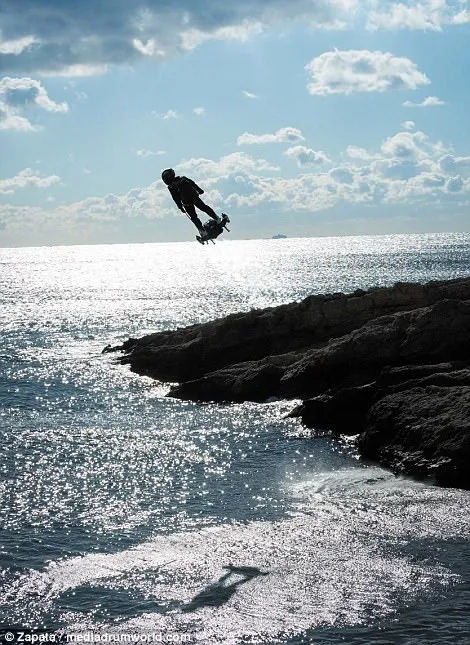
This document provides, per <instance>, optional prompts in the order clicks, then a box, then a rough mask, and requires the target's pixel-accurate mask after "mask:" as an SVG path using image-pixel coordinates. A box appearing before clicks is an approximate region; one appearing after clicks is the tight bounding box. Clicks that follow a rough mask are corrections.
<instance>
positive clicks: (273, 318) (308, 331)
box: [114, 279, 470, 382]
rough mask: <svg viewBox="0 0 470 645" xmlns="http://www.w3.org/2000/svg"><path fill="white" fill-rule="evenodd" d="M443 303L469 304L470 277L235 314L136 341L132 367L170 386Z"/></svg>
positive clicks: (129, 351) (128, 350)
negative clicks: (390, 317) (456, 301)
mask: <svg viewBox="0 0 470 645" xmlns="http://www.w3.org/2000/svg"><path fill="white" fill-rule="evenodd" d="M443 298H447V299H448V298H452V299H469V298H470V279H460V280H452V281H448V282H429V283H427V284H425V285H421V284H413V283H397V284H396V285H395V286H393V287H389V288H378V289H370V290H369V291H362V290H358V291H356V292H355V293H354V294H349V295H345V294H342V293H340V294H330V295H313V296H309V297H308V298H305V299H304V300H302V301H301V302H298V303H296V302H294V303H291V304H287V305H281V306H279V307H270V308H267V309H257V310H253V311H250V312H247V313H240V314H232V315H230V316H226V317H225V318H220V319H218V320H214V321H211V322H208V323H202V324H198V325H192V326H190V327H186V328H183V329H176V330H174V331H164V332H159V333H155V334H150V335H148V336H144V337H143V338H140V339H138V340H135V339H130V340H129V341H127V342H126V343H124V344H123V345H121V346H120V347H117V348H114V349H115V351H116V350H121V351H123V352H125V354H124V356H122V357H121V358H120V360H121V362H122V363H124V364H129V365H130V367H131V369H132V370H133V371H135V372H138V373H140V374H145V375H148V376H153V377H154V378H157V379H159V380H162V381H170V382H182V381H188V380H194V379H196V378H198V377H201V376H203V375H206V374H207V373H209V372H213V371H214V370H218V369H222V368H226V367H229V366H231V365H233V364H235V363H241V362H245V361H258V360H261V359H263V358H265V357H270V356H273V355H277V354H286V353H290V352H294V351H305V350H311V349H312V348H315V347H317V346H321V345H323V344H325V343H326V342H327V341H328V340H330V339H332V338H338V337H341V336H343V335H345V334H348V333H350V332H351V331H353V330H354V329H358V328H359V327H361V326H362V325H364V324H365V323H367V322H368V321H371V320H373V319H375V318H377V317H380V316H384V315H386V314H393V313H395V312H398V311H406V310H410V309H415V308H417V307H425V306H428V305H431V304H433V303H436V302H438V301H440V300H442V299H443Z"/></svg>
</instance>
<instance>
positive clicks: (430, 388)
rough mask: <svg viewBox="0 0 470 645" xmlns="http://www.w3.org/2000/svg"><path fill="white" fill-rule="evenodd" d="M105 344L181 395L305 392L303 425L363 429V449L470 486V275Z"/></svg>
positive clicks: (248, 396)
mask: <svg viewBox="0 0 470 645" xmlns="http://www.w3.org/2000/svg"><path fill="white" fill-rule="evenodd" d="M106 350H107V351H115V350H121V351H122V352H123V356H121V357H120V360H121V362H122V363H125V364H129V365H130V366H131V369H132V370H134V371H136V372H139V373H141V374H146V375H150V376H153V377H154V378H157V379H159V380H162V381H167V382H173V383H174V382H177V383H178V384H177V385H175V386H173V387H172V389H171V391H170V395H171V396H174V397H179V398H182V399H191V400H203V401H244V400H254V401H263V400H266V399H267V398H269V397H273V396H276V397H289V398H303V399H304V402H303V404H302V405H301V406H299V408H297V410H296V411H295V414H297V415H299V416H300V417H301V418H302V420H303V421H304V423H306V424H307V425H310V426H312V427H316V428H319V429H322V430H329V431H332V432H338V433H350V434H358V435H359V440H358V445H359V448H360V451H361V453H362V454H363V455H364V456H366V457H368V458H371V459H374V460H379V461H381V462H382V463H384V464H387V465H389V466H391V467H393V468H395V469H396V470H397V471H400V472H407V473H415V474H419V475H433V476H435V477H436V479H437V481H439V482H440V483H447V484H450V485H459V486H467V485H469V486H470V484H468V480H467V479H466V475H465V474H464V470H465V469H464V467H463V462H464V461H465V459H467V460H468V457H469V456H470V445H469V424H470V410H469V407H468V401H469V398H468V397H469V396H470V395H469V392H470V381H469V374H470V278H467V279H459V280H453V281H446V282H430V283H428V284H425V285H421V284H410V283H399V284H396V285H395V286H393V287H390V288H380V289H370V290H368V291H362V290H358V291H356V292H354V293H352V294H346V295H345V294H332V295H324V296H310V297H308V298H306V299H305V300H303V301H301V302H298V303H291V304H288V305H282V306H280V307H272V308H268V309H260V310H255V311H250V312H247V313H240V314H234V315H231V316H227V317H225V318H221V319H218V320H215V321H211V322H208V323H204V324H200V325H193V326H191V327H187V328H184V329H177V330H174V331H167V332H160V333H157V334H151V335H149V336H145V337H144V338H141V339H138V340H135V339H131V340H129V341H127V342H126V343H124V345H122V346H120V347H117V348H106ZM413 410H415V412H413ZM413 415H415V416H413ZM423 415H424V416H423ZM419 419H421V421H419Z"/></svg>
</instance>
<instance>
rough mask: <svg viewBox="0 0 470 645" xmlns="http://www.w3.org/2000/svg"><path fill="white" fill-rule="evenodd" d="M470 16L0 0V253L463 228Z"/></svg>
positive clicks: (414, 8) (312, 2)
mask: <svg viewBox="0 0 470 645" xmlns="http://www.w3.org/2000/svg"><path fill="white" fill-rule="evenodd" d="M469 35H470V3H469V2H467V1H464V0H421V1H420V2H416V1H414V0H408V1H405V0H403V1H402V2H390V1H388V2H384V1H383V0H361V1H359V0H334V1H332V0H329V1H328V2H327V1H326V0H322V1H318V0H258V1H257V2H254V1H253V0H238V2H232V0H225V1H224V2H223V3H221V2H219V0H201V1H199V0H180V2H178V3H176V2H173V1H170V0H143V2H134V1H132V0H99V1H98V0H82V1H81V2H80V3H76V2H75V0H22V1H21V2H17V1H16V0H3V1H2V3H1V4H0V146H1V149H2V151H3V153H4V154H2V156H1V160H0V246H21V245H28V246H29V245H43V244H46V245H49V244H83V243H108V242H109V243H114V242H158V241H178V240H186V239H192V237H193V235H194V232H195V230H193V226H192V224H191V223H190V222H189V220H187V219H186V218H185V217H184V216H183V215H182V214H181V213H180V212H179V211H178V210H177V208H176V207H175V206H174V204H173V202H172V201H171V198H170V196H169V193H168V191H167V189H166V187H165V186H164V185H163V184H162V182H161V180H160V174H161V171H162V169H164V168H166V167H174V168H175V169H176V171H177V172H179V173H181V174H186V175H188V176H190V177H192V178H193V179H195V180H196V181H197V182H198V183H199V184H200V185H201V186H202V187H203V188H204V189H205V191H206V192H205V196H204V198H205V199H206V201H207V202H208V203H210V204H211V205H213V206H214V208H215V209H216V210H217V211H218V212H221V211H225V212H228V213H229V214H230V215H231V217H232V221H233V225H232V229H233V230H232V237H235V238H237V237H238V238H246V237H271V235H273V234H275V233H277V232H283V233H285V234H287V235H289V236H312V235H313V236H314V235H354V234H369V233H370V234H381V233H406V232H440V231H469V230H470V217H469V214H470V207H469V205H470V118H469V116H468V115H469V114H470V100H469V99H470V85H469V83H468V70H469V69H470V48H469V47H468V42H469Z"/></svg>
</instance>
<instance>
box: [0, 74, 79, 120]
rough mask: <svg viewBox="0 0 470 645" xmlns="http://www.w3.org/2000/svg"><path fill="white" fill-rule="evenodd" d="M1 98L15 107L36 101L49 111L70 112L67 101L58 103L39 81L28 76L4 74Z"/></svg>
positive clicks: (0, 84)
mask: <svg viewBox="0 0 470 645" xmlns="http://www.w3.org/2000/svg"><path fill="white" fill-rule="evenodd" d="M0 100H1V101H3V102H4V103H6V104H8V105H10V106H13V107H15V106H16V105H18V104H20V105H24V104H25V103H35V104H36V105H37V106H39V107H41V108H43V109H44V110H47V111H48V112H68V110H69V106H68V105H67V103H56V102H55V101H53V100H52V99H50V98H49V96H48V94H47V92H46V89H45V88H44V87H43V86H42V85H41V83H40V82H39V81H36V80H34V79H32V78H27V77H26V78H11V77H9V76H4V77H3V78H2V79H0Z"/></svg>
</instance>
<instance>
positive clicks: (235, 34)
mask: <svg viewBox="0 0 470 645" xmlns="http://www.w3.org/2000/svg"><path fill="white" fill-rule="evenodd" d="M261 33H263V25H262V24H261V23H260V22H250V21H248V20H246V21H244V22H243V23H241V24H238V25H231V26H227V27H219V28H218V29H215V30H213V31H203V30H201V29H195V28H191V29H188V30H186V31H182V32H181V33H180V39H181V48H182V49H183V51H192V50H193V49H195V48H196V47H198V46H199V45H201V44H202V43H204V42H206V41H207V40H238V41H239V42H246V41H247V40H249V39H250V38H252V37H253V36H256V35H259V34H261Z"/></svg>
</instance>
